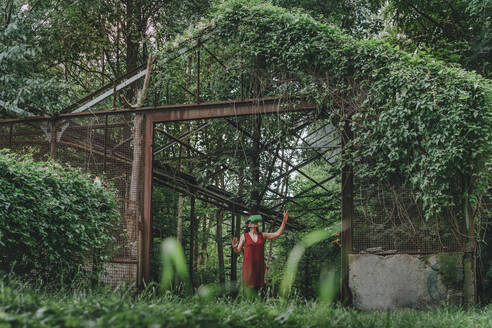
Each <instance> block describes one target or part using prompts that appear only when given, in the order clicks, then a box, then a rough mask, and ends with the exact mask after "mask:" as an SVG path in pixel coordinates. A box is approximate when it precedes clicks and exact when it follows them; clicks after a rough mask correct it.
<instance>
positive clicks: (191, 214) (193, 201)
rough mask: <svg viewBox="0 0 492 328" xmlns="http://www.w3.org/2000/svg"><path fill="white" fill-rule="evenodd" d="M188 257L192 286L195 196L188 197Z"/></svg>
mask: <svg viewBox="0 0 492 328" xmlns="http://www.w3.org/2000/svg"><path fill="white" fill-rule="evenodd" d="M190 203H191V204H190V257H189V261H190V263H189V264H188V266H189V271H190V283H191V285H192V286H193V260H194V256H193V255H194V253H195V238H196V236H195V225H196V220H195V197H194V196H191V198H190Z"/></svg>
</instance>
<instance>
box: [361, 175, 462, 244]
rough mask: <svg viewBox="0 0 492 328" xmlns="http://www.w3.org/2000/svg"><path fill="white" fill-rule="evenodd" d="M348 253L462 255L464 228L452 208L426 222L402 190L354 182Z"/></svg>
mask: <svg viewBox="0 0 492 328" xmlns="http://www.w3.org/2000/svg"><path fill="white" fill-rule="evenodd" d="M352 234H353V235H352V238H353V242H352V251H353V252H354V253H360V252H369V253H379V254H385V253H386V254H391V253H410V254H411V253H416V254H419V253H421V254H426V253H436V252H457V251H464V250H465V244H466V226H465V222H464V220H462V219H460V215H459V209H457V208H455V209H452V210H450V211H449V212H448V213H443V214H442V216H440V217H434V218H430V219H426V218H425V215H424V213H423V211H422V204H421V202H419V201H418V200H417V198H416V196H415V193H414V192H413V191H412V190H411V189H410V188H409V187H406V186H402V185H395V184H389V183H384V182H381V181H377V182H374V181H372V182H368V181H363V180H361V179H359V180H357V179H356V181H355V190H354V218H353V221H352Z"/></svg>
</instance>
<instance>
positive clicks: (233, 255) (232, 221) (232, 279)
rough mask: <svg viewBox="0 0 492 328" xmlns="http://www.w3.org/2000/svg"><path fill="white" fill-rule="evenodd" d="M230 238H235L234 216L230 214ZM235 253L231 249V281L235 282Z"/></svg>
mask: <svg viewBox="0 0 492 328" xmlns="http://www.w3.org/2000/svg"><path fill="white" fill-rule="evenodd" d="M231 236H232V237H236V216H235V215H234V213H231ZM236 255H237V254H236V253H235V252H234V250H233V249H232V247H231V281H236V280H237V261H236Z"/></svg>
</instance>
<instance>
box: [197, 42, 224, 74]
mask: <svg viewBox="0 0 492 328" xmlns="http://www.w3.org/2000/svg"><path fill="white" fill-rule="evenodd" d="M202 48H203V49H204V50H205V51H206V52H208V54H209V55H210V56H212V58H213V59H215V61H216V62H217V63H219V64H220V65H221V66H222V67H223V68H224V69H225V70H226V71H228V72H230V70H229V68H228V67H227V66H226V65H224V63H222V61H221V60H220V59H219V58H217V56H216V55H214V54H213V53H212V52H211V51H210V50H209V49H208V48H207V47H205V46H204V45H202Z"/></svg>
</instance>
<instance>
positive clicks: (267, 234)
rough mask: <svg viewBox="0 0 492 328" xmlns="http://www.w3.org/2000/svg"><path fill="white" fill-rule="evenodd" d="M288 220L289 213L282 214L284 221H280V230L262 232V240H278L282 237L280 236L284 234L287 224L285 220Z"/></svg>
mask: <svg viewBox="0 0 492 328" xmlns="http://www.w3.org/2000/svg"><path fill="white" fill-rule="evenodd" d="M288 218H289V212H288V211H285V213H284V219H283V221H282V225H280V228H278V230H277V231H275V232H264V233H263V238H265V239H275V238H278V237H280V236H282V234H283V233H284V229H285V224H286V223H287V219H288Z"/></svg>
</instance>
